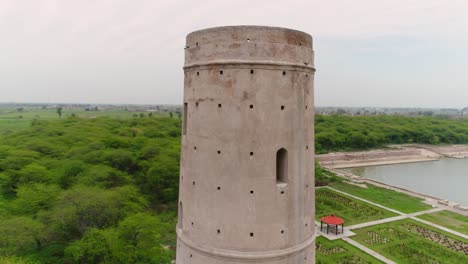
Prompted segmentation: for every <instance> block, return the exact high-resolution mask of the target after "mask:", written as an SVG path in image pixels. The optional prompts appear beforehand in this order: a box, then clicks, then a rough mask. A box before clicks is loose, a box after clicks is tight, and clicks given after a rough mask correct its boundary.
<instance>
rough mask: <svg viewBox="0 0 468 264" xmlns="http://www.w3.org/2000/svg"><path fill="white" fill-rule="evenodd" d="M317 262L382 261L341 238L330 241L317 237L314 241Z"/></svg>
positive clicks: (352, 263) (328, 263)
mask: <svg viewBox="0 0 468 264" xmlns="http://www.w3.org/2000/svg"><path fill="white" fill-rule="evenodd" d="M315 248H316V252H315V263H317V264H345V263H346V264H358V263H359V264H373V263H383V262H381V261H379V260H377V259H375V258H373V257H372V256H370V255H368V254H367V253H365V252H363V251H361V250H360V249H358V248H356V247H354V246H352V245H350V244H348V243H346V242H345V241H343V240H341V239H340V240H334V241H330V240H328V239H326V238H324V237H318V238H317V240H316V242H315Z"/></svg>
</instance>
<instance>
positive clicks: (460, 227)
mask: <svg viewBox="0 0 468 264" xmlns="http://www.w3.org/2000/svg"><path fill="white" fill-rule="evenodd" d="M418 218H421V219H424V220H427V221H429V222H432V223H434V224H438V225H441V226H445V227H447V228H450V229H452V230H455V231H458V232H460V233H463V234H465V235H468V216H463V215H460V214H456V213H453V212H450V211H440V212H435V213H432V214H425V215H420V216H418Z"/></svg>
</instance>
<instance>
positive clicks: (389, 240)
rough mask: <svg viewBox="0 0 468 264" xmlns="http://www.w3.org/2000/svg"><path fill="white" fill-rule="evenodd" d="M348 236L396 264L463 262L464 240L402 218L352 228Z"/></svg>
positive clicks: (467, 255) (467, 244)
mask: <svg viewBox="0 0 468 264" xmlns="http://www.w3.org/2000/svg"><path fill="white" fill-rule="evenodd" d="M353 232H355V233H356V234H357V235H356V236H353V237H352V239H353V240H356V241H357V242H359V243H361V244H363V245H364V246H366V247H369V248H371V249H372V250H374V251H376V252H378V253H380V254H382V255H384V256H386V257H387V258H389V259H391V260H393V261H395V262H397V263H402V264H404V263H407V264H416V263H421V264H422V263H454V264H455V263H456V264H459V263H467V259H468V241H467V240H464V239H462V238H460V237H457V236H453V235H451V234H448V233H445V232H443V231H441V230H438V229H435V228H432V227H430V226H427V225H424V224H422V223H419V222H416V221H414V220H410V219H405V220H400V221H395V222H391V223H387V224H382V225H377V226H370V227H366V228H362V229H357V230H353Z"/></svg>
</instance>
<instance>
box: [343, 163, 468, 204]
mask: <svg viewBox="0 0 468 264" xmlns="http://www.w3.org/2000/svg"><path fill="white" fill-rule="evenodd" d="M346 170H347V171H349V172H351V173H353V174H355V175H359V176H363V177H366V178H369V179H372V180H376V181H379V182H383V183H387V184H390V185H393V186H397V187H401V188H405V189H408V190H412V191H416V192H420V193H424V194H428V195H432V196H435V197H439V198H443V199H447V200H449V201H454V202H457V203H460V204H463V205H466V206H468V159H450V158H444V159H441V160H438V161H428V162H418V163H407V164H395V165H383V166H369V167H360V168H351V169H346Z"/></svg>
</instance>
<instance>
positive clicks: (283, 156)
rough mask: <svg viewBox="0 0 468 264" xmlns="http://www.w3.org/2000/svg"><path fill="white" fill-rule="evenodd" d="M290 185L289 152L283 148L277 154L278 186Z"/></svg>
mask: <svg viewBox="0 0 468 264" xmlns="http://www.w3.org/2000/svg"><path fill="white" fill-rule="evenodd" d="M280 183H288V151H287V150H286V149H285V148H281V149H280V150H278V152H276V184H280Z"/></svg>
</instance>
